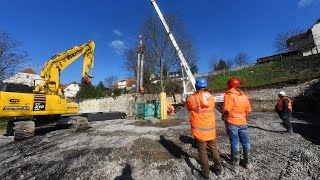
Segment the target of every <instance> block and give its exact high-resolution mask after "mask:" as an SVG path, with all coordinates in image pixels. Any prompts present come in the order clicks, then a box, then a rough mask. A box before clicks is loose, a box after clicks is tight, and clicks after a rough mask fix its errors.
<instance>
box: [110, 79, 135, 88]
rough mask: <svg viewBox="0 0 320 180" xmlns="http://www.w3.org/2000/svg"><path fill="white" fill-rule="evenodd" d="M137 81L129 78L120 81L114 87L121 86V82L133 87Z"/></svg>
mask: <svg viewBox="0 0 320 180" xmlns="http://www.w3.org/2000/svg"><path fill="white" fill-rule="evenodd" d="M136 81H137V80H136V79H135V78H129V79H125V80H119V81H118V82H116V83H114V86H115V87H117V86H119V83H120V82H122V83H123V82H125V83H126V86H131V85H132V84H134V83H135V82H136Z"/></svg>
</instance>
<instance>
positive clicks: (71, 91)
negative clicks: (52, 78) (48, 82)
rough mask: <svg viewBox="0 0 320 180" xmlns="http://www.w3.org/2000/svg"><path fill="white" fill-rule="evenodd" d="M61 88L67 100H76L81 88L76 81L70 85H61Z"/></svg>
mask: <svg viewBox="0 0 320 180" xmlns="http://www.w3.org/2000/svg"><path fill="white" fill-rule="evenodd" d="M60 87H61V88H62V90H63V92H64V96H65V97H66V98H74V97H75V96H76V95H77V93H78V91H79V90H80V86H79V84H78V83H77V82H76V81H73V82H71V83H69V84H60Z"/></svg>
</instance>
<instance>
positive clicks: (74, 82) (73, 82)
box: [69, 81, 79, 84]
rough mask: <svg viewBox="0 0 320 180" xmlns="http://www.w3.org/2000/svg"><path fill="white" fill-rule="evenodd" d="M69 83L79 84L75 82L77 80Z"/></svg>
mask: <svg viewBox="0 0 320 180" xmlns="http://www.w3.org/2000/svg"><path fill="white" fill-rule="evenodd" d="M69 84H79V83H77V81H72V82H71V83H69Z"/></svg>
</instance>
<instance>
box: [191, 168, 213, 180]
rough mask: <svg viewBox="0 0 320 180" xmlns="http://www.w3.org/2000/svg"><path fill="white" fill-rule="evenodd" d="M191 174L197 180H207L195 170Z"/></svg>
mask: <svg viewBox="0 0 320 180" xmlns="http://www.w3.org/2000/svg"><path fill="white" fill-rule="evenodd" d="M192 174H193V175H194V176H195V177H196V178H197V179H201V180H207V179H209V177H206V176H204V175H203V174H202V172H200V171H198V170H196V169H194V170H193V171H192Z"/></svg>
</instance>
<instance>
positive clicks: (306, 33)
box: [287, 31, 311, 42]
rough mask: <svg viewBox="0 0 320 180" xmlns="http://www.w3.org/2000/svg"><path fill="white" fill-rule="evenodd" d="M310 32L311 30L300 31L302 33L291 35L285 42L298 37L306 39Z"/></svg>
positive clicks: (295, 39) (298, 38)
mask: <svg viewBox="0 0 320 180" xmlns="http://www.w3.org/2000/svg"><path fill="white" fill-rule="evenodd" d="M310 33H311V31H307V32H305V33H302V34H298V35H296V36H292V37H290V38H289V39H288V40H287V42H293V41H297V40H300V39H306V38H307V37H308V36H309V35H310Z"/></svg>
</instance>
